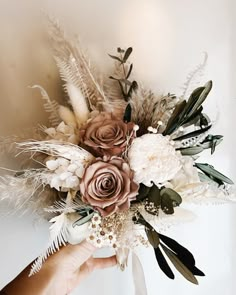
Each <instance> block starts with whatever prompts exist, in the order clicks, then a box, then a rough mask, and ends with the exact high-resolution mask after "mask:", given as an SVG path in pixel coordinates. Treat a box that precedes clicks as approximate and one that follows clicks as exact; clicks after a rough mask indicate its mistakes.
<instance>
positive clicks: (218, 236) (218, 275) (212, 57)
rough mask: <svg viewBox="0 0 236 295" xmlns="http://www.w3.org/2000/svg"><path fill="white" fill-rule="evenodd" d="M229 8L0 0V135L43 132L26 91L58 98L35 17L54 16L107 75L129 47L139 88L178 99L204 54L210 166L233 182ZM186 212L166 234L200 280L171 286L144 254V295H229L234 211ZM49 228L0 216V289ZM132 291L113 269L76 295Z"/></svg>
mask: <svg viewBox="0 0 236 295" xmlns="http://www.w3.org/2000/svg"><path fill="white" fill-rule="evenodd" d="M235 6H236V5H235V1H234V0H232V1H229V0H178V1H177V0H146V1H144V0H130V1H125V0H119V1H116V0H113V1H111V0H110V1H109V0H99V1H95V0H93V1H92V0H55V1H50V0H41V1H32V0H31V1H24V0H21V1H17V0H0V101H1V107H0V135H1V136H8V135H11V134H20V133H22V131H23V130H25V129H28V128H30V127H31V126H36V125H37V124H38V123H40V124H47V117H46V115H45V113H44V111H43V107H42V101H41V100H40V96H39V95H38V93H37V92H35V91H33V90H31V89H29V88H27V86H29V85H33V84H40V85H42V86H43V87H44V88H45V89H46V90H47V91H48V93H49V94H50V96H51V97H52V98H54V99H58V100H61V99H62V93H61V88H60V80H59V77H58V74H57V70H56V67H55V64H54V61H53V58H52V56H51V54H50V49H49V45H48V43H47V41H46V40H47V39H46V31H47V28H46V27H45V25H44V21H43V20H42V17H41V16H40V13H41V11H44V12H46V13H49V14H51V15H53V16H56V17H57V18H58V19H59V20H60V22H61V24H62V25H63V26H64V27H65V29H66V30H67V32H68V33H69V34H71V36H73V35H79V36H80V38H81V40H82V42H83V44H84V45H85V46H86V47H87V48H88V51H89V52H90V53H91V56H92V57H93V59H94V60H95V61H96V63H97V65H98V66H99V67H100V69H101V71H102V72H104V73H108V74H107V75H109V69H110V67H111V65H112V63H111V61H110V59H109V58H108V56H107V54H106V53H108V52H109V53H112V52H115V49H116V47H117V46H121V47H127V46H133V47H134V53H133V56H132V60H133V62H134V65H135V75H136V77H137V80H138V81H140V80H141V81H143V82H144V83H145V84H146V85H147V86H148V87H152V89H154V90H156V91H160V92H163V93H165V92H171V93H177V94H181V86H182V85H183V83H184V82H185V81H186V76H187V74H188V72H189V71H191V70H192V69H194V67H195V66H196V65H197V64H199V63H200V62H201V61H202V57H203V52H207V53H208V55H209V59H208V66H207V69H206V71H205V76H204V80H205V81H207V80H209V79H212V80H213V81H214V88H213V91H212V93H211V95H210V98H209V101H208V103H207V105H206V108H207V109H208V111H209V113H210V114H211V116H212V117H213V119H215V120H216V124H215V127H214V128H215V129H214V132H215V133H216V134H224V135H225V140H224V142H223V144H221V146H220V147H219V148H218V149H217V153H216V154H215V155H214V156H213V157H211V163H213V164H214V165H215V166H216V167H217V168H218V169H220V170H221V171H222V172H223V173H225V174H227V175H229V176H230V177H231V178H233V179H236V169H235V164H236V161H235V151H234V146H235V145H234V144H235V143H236V136H235V115H236V112H235V109H236V94H235V90H236V89H235V85H236V84H235V79H236V73H235V68H236V58H235V54H234V53H235V50H236V47H235V46H236V39H235V34H233V27H234V26H235V25H236V24H235V23H234V22H235V17H236V11H235V8H236V7H235ZM219 112H220V114H219ZM208 155H209V154H207V155H205V159H206V157H207V156H208ZM15 161H16V159H14V158H10V157H8V158H7V157H5V156H4V157H3V156H2V157H1V163H0V165H1V166H5V167H6V166H7V167H9V168H14V166H15V165H16V164H15V163H16V162H15ZM202 161H204V158H203V159H202ZM0 206H1V205H0ZM1 209H4V208H1ZM194 210H195V214H196V216H197V217H196V219H195V220H194V221H193V222H191V223H187V224H184V225H179V226H177V227H174V228H171V229H170V230H169V232H168V234H169V235H171V236H173V237H174V238H176V239H177V240H178V241H179V242H180V243H182V244H184V245H185V246H186V247H188V248H189V249H190V250H191V251H192V252H193V253H194V254H195V258H196V260H197V262H198V266H199V267H200V268H201V269H203V270H204V272H205V273H206V277H205V278H203V279H200V286H193V285H191V284H190V283H188V282H186V281H185V280H184V279H182V277H180V276H179V275H178V274H177V275H176V280H175V281H170V280H168V279H167V278H166V277H165V276H164V275H163V274H162V273H161V271H160V270H159V269H158V267H157V265H156V262H155V259H154V257H153V253H152V251H151V249H150V250H146V249H143V250H141V253H140V254H141V260H142V262H143V265H144V270H145V274H146V281H147V285H148V294H149V295H154V294H155V295H156V294H176V295H180V294H181V295H184V294H186V295H187V294H191V295H195V294H198V295H206V294H214V295H222V294H224V295H233V294H235V291H234V290H235V287H236V283H235V280H234V278H235V275H236V270H235V267H236V258H235V246H236V243H235V240H236V239H235V237H236V234H235V224H236V222H235V220H236V217H235V215H236V205H231V206H230V205H223V206H207V207H203V206H200V207H194ZM47 228H48V225H47V223H46V222H44V223H41V224H35V222H34V216H25V217H19V216H11V217H3V216H2V217H1V219H0V234H1V244H0V288H1V287H3V286H4V285H5V284H6V283H7V282H8V281H9V280H10V279H12V278H13V277H14V276H15V275H16V274H17V273H18V272H19V271H20V270H21V269H22V268H23V267H24V266H25V265H27V264H28V263H29V262H30V261H31V260H32V259H34V258H35V257H36V256H37V255H38V254H39V253H40V251H41V250H42V248H43V247H44V246H45V244H46V242H47V235H48V231H47ZM105 254H106V252H105ZM132 288H133V287H132V280H131V270H130V269H129V268H128V269H127V271H125V272H124V273H121V272H120V271H118V270H117V269H111V270H106V271H97V272H96V273H94V274H93V275H92V276H91V277H90V278H89V279H88V280H86V281H85V282H84V283H83V285H81V286H80V287H79V289H78V291H77V292H75V293H74V294H88V295H89V294H94V292H96V294H99V295H111V294H112V295H116V294H124V295H129V294H132V292H133V289H132Z"/></svg>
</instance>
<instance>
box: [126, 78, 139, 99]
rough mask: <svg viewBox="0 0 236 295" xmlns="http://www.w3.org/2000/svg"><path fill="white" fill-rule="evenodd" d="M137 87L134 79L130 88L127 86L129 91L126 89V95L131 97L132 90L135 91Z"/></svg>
mask: <svg viewBox="0 0 236 295" xmlns="http://www.w3.org/2000/svg"><path fill="white" fill-rule="evenodd" d="M137 88H138V84H137V82H136V81H133V82H132V84H131V86H130V88H129V91H128V94H127V97H128V98H129V97H131V95H132V92H133V91H135V90H136V89H137Z"/></svg>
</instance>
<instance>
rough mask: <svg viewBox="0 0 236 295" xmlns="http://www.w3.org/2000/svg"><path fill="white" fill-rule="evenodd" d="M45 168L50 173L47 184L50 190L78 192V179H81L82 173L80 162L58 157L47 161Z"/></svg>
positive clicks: (82, 168)
mask: <svg viewBox="0 0 236 295" xmlns="http://www.w3.org/2000/svg"><path fill="white" fill-rule="evenodd" d="M46 166H47V168H48V169H49V170H50V171H51V177H50V183H49V185H50V186H51V188H55V189H57V190H58V191H59V190H61V191H69V190H70V189H73V190H78V188H79V178H81V177H82V175H83V171H84V167H82V166H81V162H80V161H76V160H75V161H73V160H68V159H65V158H62V157H59V158H56V159H51V160H48V161H47V162H46Z"/></svg>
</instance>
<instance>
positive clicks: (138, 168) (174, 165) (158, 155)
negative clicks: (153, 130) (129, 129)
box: [128, 134, 181, 186]
mask: <svg viewBox="0 0 236 295" xmlns="http://www.w3.org/2000/svg"><path fill="white" fill-rule="evenodd" d="M128 158H129V164H130V167H131V169H132V170H133V171H134V180H135V181H136V182H138V183H143V184H145V185H146V186H151V185H152V182H154V183H155V184H156V185H157V186H160V185H162V184H164V183H166V182H167V181H169V180H171V179H173V178H174V176H175V175H176V173H177V172H178V171H179V170H180V169H181V162H180V159H181V156H180V154H179V153H178V152H176V150H175V148H174V147H173V145H172V144H171V142H170V140H169V138H168V137H164V136H163V135H161V134H145V135H143V136H141V137H138V138H135V139H134V140H133V142H132V144H131V147H130V150H129V153H128Z"/></svg>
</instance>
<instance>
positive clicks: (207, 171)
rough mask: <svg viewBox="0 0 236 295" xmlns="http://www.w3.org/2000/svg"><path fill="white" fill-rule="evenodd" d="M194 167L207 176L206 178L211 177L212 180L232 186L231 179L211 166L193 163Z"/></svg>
mask: <svg viewBox="0 0 236 295" xmlns="http://www.w3.org/2000/svg"><path fill="white" fill-rule="evenodd" d="M195 166H196V167H197V168H198V169H200V170H201V171H202V172H204V173H205V174H207V176H209V177H210V176H213V177H214V178H216V179H218V180H220V181H223V182H225V183H228V184H234V183H233V181H232V180H231V179H229V178H228V177H227V176H225V175H223V174H222V173H220V172H219V171H217V170H215V169H214V167H213V166H210V165H209V164H203V163H195Z"/></svg>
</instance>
